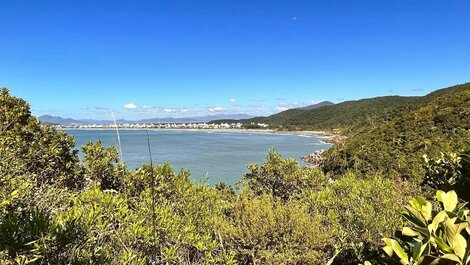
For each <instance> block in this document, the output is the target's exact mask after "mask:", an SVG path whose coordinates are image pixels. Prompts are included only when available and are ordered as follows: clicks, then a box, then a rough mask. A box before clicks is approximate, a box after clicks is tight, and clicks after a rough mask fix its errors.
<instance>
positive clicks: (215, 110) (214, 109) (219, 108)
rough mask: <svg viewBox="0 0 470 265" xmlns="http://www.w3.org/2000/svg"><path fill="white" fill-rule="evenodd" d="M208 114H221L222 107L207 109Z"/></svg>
mask: <svg viewBox="0 0 470 265" xmlns="http://www.w3.org/2000/svg"><path fill="white" fill-rule="evenodd" d="M207 110H208V111H209V112H221V111H223V110H224V109H223V108H222V107H214V108H208V109H207Z"/></svg>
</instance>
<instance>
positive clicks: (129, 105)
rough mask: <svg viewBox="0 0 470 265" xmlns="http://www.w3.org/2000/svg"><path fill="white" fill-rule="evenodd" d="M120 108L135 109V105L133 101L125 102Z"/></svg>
mask: <svg viewBox="0 0 470 265" xmlns="http://www.w3.org/2000/svg"><path fill="white" fill-rule="evenodd" d="M122 108H123V109H127V110H133V109H136V108H137V106H136V105H135V104H134V103H127V104H125V105H124V106H122Z"/></svg>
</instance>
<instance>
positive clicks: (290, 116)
mask: <svg viewBox="0 0 470 265" xmlns="http://www.w3.org/2000/svg"><path fill="white" fill-rule="evenodd" d="M469 87H470V83H467V84H463V85H457V86H453V87H449V88H444V89H440V90H436V91H434V92H432V93H430V94H428V95H426V96H423V97H402V96H386V97H376V98H368V99H361V100H352V101H345V102H342V103H339V104H335V105H329V106H324V107H321V108H316V109H310V110H308V109H289V110H286V111H283V112H280V113H277V114H274V115H271V116H268V117H255V118H252V119H246V120H240V122H242V123H244V124H251V123H255V124H256V123H266V124H270V125H271V127H273V128H278V129H282V130H332V129H345V128H351V127H354V126H358V125H359V126H360V125H368V124H369V123H371V122H373V121H374V120H382V119H389V118H391V117H394V116H395V115H396V114H397V112H402V111H409V110H413V109H416V108H418V107H419V106H421V105H422V104H427V103H429V102H431V101H432V100H434V99H436V98H438V97H442V96H452V95H454V94H458V93H460V92H462V91H465V90H468V89H469ZM226 122H227V121H226ZM232 122H233V121H232Z"/></svg>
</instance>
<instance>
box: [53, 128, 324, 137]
mask: <svg viewBox="0 0 470 265" xmlns="http://www.w3.org/2000/svg"><path fill="white" fill-rule="evenodd" d="M56 129H57V130H60V131H70V130H77V131H78V130H81V131H115V130H116V128H56ZM118 129H119V130H121V131H143V130H149V131H187V132H228V133H264V134H289V135H312V136H323V137H331V136H333V133H331V132H327V131H276V130H262V129H171V128H170V129H167V128H118Z"/></svg>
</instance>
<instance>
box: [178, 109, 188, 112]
mask: <svg viewBox="0 0 470 265" xmlns="http://www.w3.org/2000/svg"><path fill="white" fill-rule="evenodd" d="M180 111H181V112H188V111H189V110H188V109H180Z"/></svg>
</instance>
